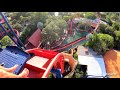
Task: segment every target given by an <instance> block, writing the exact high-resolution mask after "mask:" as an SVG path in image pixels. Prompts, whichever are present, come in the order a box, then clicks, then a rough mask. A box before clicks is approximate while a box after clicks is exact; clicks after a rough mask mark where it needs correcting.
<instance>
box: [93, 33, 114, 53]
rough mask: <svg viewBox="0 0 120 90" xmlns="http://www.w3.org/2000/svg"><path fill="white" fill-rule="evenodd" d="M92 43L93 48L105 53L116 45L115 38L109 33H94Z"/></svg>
mask: <svg viewBox="0 0 120 90" xmlns="http://www.w3.org/2000/svg"><path fill="white" fill-rule="evenodd" d="M91 43H92V48H93V50H95V51H96V52H98V54H104V53H105V52H106V51H107V50H109V49H112V48H113V47H114V38H113V37H112V36H110V35H108V34H94V36H93V38H92V41H91Z"/></svg>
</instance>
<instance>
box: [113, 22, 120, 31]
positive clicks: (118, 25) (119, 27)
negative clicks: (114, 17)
mask: <svg viewBox="0 0 120 90" xmlns="http://www.w3.org/2000/svg"><path fill="white" fill-rule="evenodd" d="M112 27H113V29H114V30H120V24H119V23H118V22H114V23H113V24H112Z"/></svg>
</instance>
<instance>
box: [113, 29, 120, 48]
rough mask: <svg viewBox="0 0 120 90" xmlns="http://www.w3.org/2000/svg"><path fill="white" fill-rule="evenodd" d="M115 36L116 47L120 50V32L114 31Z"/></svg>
mask: <svg viewBox="0 0 120 90" xmlns="http://www.w3.org/2000/svg"><path fill="white" fill-rule="evenodd" d="M114 34H115V42H114V44H115V47H117V48H120V31H114Z"/></svg>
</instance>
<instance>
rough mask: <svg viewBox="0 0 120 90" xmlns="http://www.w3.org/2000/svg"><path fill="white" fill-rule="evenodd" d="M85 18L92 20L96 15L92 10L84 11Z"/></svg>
mask: <svg viewBox="0 0 120 90" xmlns="http://www.w3.org/2000/svg"><path fill="white" fill-rule="evenodd" d="M85 18H88V19H92V20H94V19H96V16H95V13H94V12H86V13H85Z"/></svg>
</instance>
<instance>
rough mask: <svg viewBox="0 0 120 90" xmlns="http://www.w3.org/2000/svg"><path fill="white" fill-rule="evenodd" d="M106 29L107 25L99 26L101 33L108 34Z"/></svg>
mask: <svg viewBox="0 0 120 90" xmlns="http://www.w3.org/2000/svg"><path fill="white" fill-rule="evenodd" d="M106 27H107V25H105V24H100V26H99V32H100V33H106V30H105V28H106Z"/></svg>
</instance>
